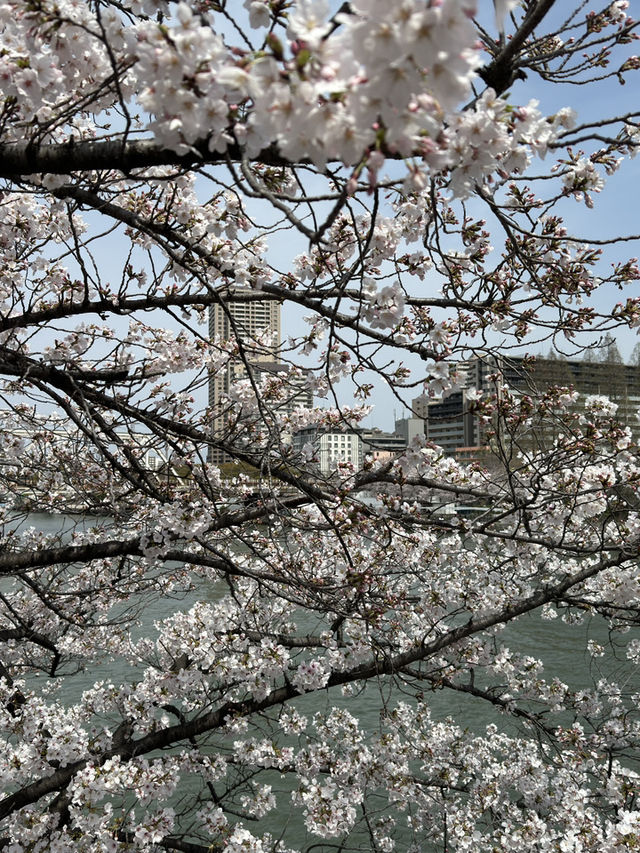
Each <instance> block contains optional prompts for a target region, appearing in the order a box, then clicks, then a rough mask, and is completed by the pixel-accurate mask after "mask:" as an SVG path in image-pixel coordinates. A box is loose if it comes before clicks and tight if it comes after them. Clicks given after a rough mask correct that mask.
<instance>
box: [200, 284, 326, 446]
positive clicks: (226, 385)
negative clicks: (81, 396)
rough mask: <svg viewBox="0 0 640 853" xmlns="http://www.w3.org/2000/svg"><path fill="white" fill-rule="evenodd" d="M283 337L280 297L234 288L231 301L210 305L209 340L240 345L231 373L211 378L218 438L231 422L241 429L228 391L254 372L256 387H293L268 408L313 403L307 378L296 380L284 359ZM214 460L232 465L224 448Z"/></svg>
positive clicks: (211, 393)
mask: <svg viewBox="0 0 640 853" xmlns="http://www.w3.org/2000/svg"><path fill="white" fill-rule="evenodd" d="M252 297H253V298H252ZM280 334H281V325H280V303H279V302H278V301H277V300H275V299H256V298H255V295H254V291H251V290H249V289H248V288H240V287H238V288H235V289H234V290H233V291H231V293H230V294H229V296H228V297H222V298H221V301H220V302H219V303H217V304H215V305H212V306H211V307H210V309H209V337H210V339H211V340H212V341H216V340H218V341H221V342H222V341H229V340H233V341H236V342H237V349H238V352H237V355H236V356H234V357H233V358H232V359H230V361H229V363H228V365H227V367H226V369H225V370H223V371H220V372H218V373H216V374H215V375H212V376H211V378H210V380H209V405H210V407H211V408H212V409H213V410H214V411H215V412H216V416H215V418H214V423H213V435H214V437H222V436H224V435H225V434H226V433H227V432H228V430H229V427H230V425H231V424H234V425H235V429H236V430H237V428H238V426H239V418H240V422H241V413H240V412H238V411H237V409H236V407H235V406H234V405H233V403H232V402H231V401H230V400H229V398H228V393H229V390H230V388H231V386H232V385H233V383H234V382H237V381H239V380H241V379H246V378H247V377H248V376H249V374H251V378H252V379H253V381H254V382H255V384H256V386H262V385H263V384H264V383H265V382H268V381H269V380H270V379H273V380H275V381H279V382H280V383H283V384H285V385H289V386H290V387H286V388H285V389H284V392H283V393H282V394H281V395H280V397H279V399H278V400H277V402H274V403H270V401H269V400H265V401H264V402H265V405H266V406H267V407H271V408H273V409H276V410H278V411H282V410H284V411H291V410H292V409H293V408H295V407H296V406H311V405H313V394H312V392H311V391H310V390H307V389H306V388H305V385H304V379H302V380H301V378H300V376H295V377H293V374H291V370H290V367H289V365H287V364H283V363H282V362H281V361H280ZM290 374H291V379H290V381H289V378H288V377H289V375H290ZM209 458H210V460H211V461H213V462H218V463H219V462H225V461H228V458H227V456H226V454H225V453H224V452H222V451H220V450H213V451H212V452H211V453H210V455H209Z"/></svg>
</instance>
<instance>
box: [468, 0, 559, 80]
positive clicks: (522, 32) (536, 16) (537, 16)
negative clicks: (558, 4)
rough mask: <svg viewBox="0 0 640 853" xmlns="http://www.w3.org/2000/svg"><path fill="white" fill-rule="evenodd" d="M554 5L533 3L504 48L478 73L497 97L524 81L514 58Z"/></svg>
mask: <svg viewBox="0 0 640 853" xmlns="http://www.w3.org/2000/svg"><path fill="white" fill-rule="evenodd" d="M554 3H555V0H539V2H538V3H534V4H533V5H532V6H531V8H530V10H529V12H528V13H527V15H526V16H525V18H524V20H523V22H522V24H521V25H520V27H519V28H518V30H517V32H516V33H514V35H513V37H512V38H511V39H510V40H509V41H508V42H507V44H506V45H505V47H504V48H503V49H502V50H501V51H500V53H499V54H498V55H497V56H496V57H494V58H493V60H492V61H491V62H490V63H489V64H488V65H485V66H484V68H481V69H480V71H479V72H478V73H479V75H480V77H482V79H483V80H484V82H485V83H486V84H487V86H490V87H491V88H492V89H494V90H495V92H496V94H497V95H501V94H502V93H503V92H506V91H507V89H508V88H509V87H510V86H511V85H512V84H513V83H514V82H515V80H518V79H520V80H522V79H524V77H525V74H524V72H523V71H522V69H521V68H520V67H519V63H518V62H517V61H516V58H517V56H518V53H519V51H520V50H521V49H522V47H523V46H524V43H525V41H526V40H527V39H528V38H529V36H530V35H531V33H532V32H533V31H534V29H535V28H536V27H537V26H538V24H539V23H541V21H543V20H544V18H545V17H546V15H547V14H548V13H549V11H550V10H551V7H552V6H553V4H554Z"/></svg>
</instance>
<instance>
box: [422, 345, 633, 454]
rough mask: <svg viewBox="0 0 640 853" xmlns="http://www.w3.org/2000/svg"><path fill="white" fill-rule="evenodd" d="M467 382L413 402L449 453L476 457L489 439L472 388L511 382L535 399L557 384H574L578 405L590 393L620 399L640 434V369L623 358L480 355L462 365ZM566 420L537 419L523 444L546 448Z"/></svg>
mask: <svg viewBox="0 0 640 853" xmlns="http://www.w3.org/2000/svg"><path fill="white" fill-rule="evenodd" d="M458 372H459V373H461V374H462V375H463V377H464V378H463V385H464V387H463V388H462V389H460V390H458V391H455V392H454V393H452V394H449V395H448V396H446V397H444V398H442V399H438V400H432V399H429V398H428V397H426V396H425V395H421V396H420V397H417V398H415V399H414V400H413V401H412V409H413V411H414V414H416V415H418V416H419V417H421V418H424V422H425V435H426V437H427V439H428V440H430V441H433V442H434V443H435V444H437V445H439V446H440V447H442V449H443V450H444V451H445V453H447V454H448V455H452V456H454V455H455V456H458V457H459V458H471V457H472V456H473V455H474V449H475V450H478V449H480V448H481V447H482V446H483V445H485V444H486V440H485V431H486V427H485V426H483V425H481V424H480V423H479V422H478V419H477V418H476V417H475V415H474V414H473V413H472V412H471V411H470V410H469V409H470V405H469V404H470V398H469V390H470V389H474V390H476V391H480V392H484V393H496V392H497V393H499V391H500V388H502V387H505V386H507V387H508V388H509V389H510V390H511V391H512V392H515V393H516V394H528V395H529V396H531V397H532V398H533V399H534V400H535V399H536V398H537V397H540V396H541V395H542V394H544V392H545V391H547V390H548V389H549V388H551V387H552V386H561V387H572V388H573V389H574V390H575V391H577V392H578V393H579V394H580V397H581V399H579V400H578V404H577V406H578V408H580V406H582V405H584V397H585V396H588V395H592V394H599V395H602V396H606V397H608V398H609V399H610V400H612V401H613V402H614V403H617V404H618V411H617V417H618V419H619V420H620V421H621V423H623V424H624V425H626V426H629V427H630V428H631V430H632V432H633V433H634V436H635V437H636V438H638V437H639V436H640V424H639V423H638V419H637V417H636V413H637V412H638V411H639V410H640V368H639V367H637V366H635V365H627V364H622V363H620V362H611V361H609V362H607V361H591V360H587V359H582V360H577V359H575V360H567V359H559V358H544V357H537V358H535V360H532V359H525V358H523V357H520V356H510V357H509V358H506V357H491V358H474V359H470V360H469V361H466V362H464V363H463V364H461V365H459V366H458ZM560 428H561V424H560V423H559V422H558V421H554V420H553V419H552V418H546V417H545V418H544V419H540V420H539V422H538V423H537V424H536V423H534V424H533V425H532V426H531V428H530V430H529V433H528V434H527V435H522V436H521V437H520V440H521V441H522V443H523V444H522V446H525V445H527V444H528V445H531V444H535V446H536V447H538V448H543V447H544V446H545V445H546V444H549V443H551V442H552V441H553V440H554V439H555V437H556V436H557V434H558V432H559V430H560Z"/></svg>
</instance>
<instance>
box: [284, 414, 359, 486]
mask: <svg viewBox="0 0 640 853" xmlns="http://www.w3.org/2000/svg"><path fill="white" fill-rule="evenodd" d="M291 447H292V453H293V458H294V460H296V459H299V460H301V461H303V462H304V463H305V464H309V463H311V464H312V465H315V466H317V468H319V469H320V473H322V474H324V475H329V474H331V472H332V471H335V470H336V468H337V467H338V465H339V464H340V463H341V462H348V463H350V464H351V465H353V467H354V468H356V469H358V468H360V467H361V464H362V449H361V441H360V436H359V435H358V433H357V432H355V431H354V430H349V429H347V428H344V429H339V428H338V427H335V428H330V427H318V426H308V427H304V429H301V430H298V432H296V433H295V434H294V435H293V438H292V443H291Z"/></svg>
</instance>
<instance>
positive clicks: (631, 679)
mask: <svg viewBox="0 0 640 853" xmlns="http://www.w3.org/2000/svg"><path fill="white" fill-rule="evenodd" d="M23 523H26V524H28V525H32V526H34V527H36V528H37V529H40V530H44V531H47V532H54V531H56V532H59V531H61V530H70V529H71V527H70V525H71V520H70V519H65V518H64V517H56V516H42V515H39V516H35V515H34V516H30V517H29V518H28V519H26V521H25V522H23ZM74 523H77V520H75V521H74ZM84 523H86V524H91V523H92V520H91V519H87V520H86V521H85V522H84ZM226 591H227V588H226V587H224V588H222V587H221V586H220V587H219V586H217V585H215V584H208V585H200V586H199V587H198V588H197V589H196V590H193V591H190V592H189V593H187V594H186V595H185V596H184V597H183V598H182V599H179V600H176V599H158V600H155V601H153V602H152V603H151V604H150V606H149V607H147V608H146V609H145V612H144V619H143V621H142V623H141V624H139V625H138V626H137V627H136V628H135V634H136V635H137V636H142V635H145V634H147V635H149V636H154V634H155V629H154V623H156V622H157V621H159V620H162V619H163V618H166V617H167V616H169V615H171V614H172V613H174V612H176V611H177V610H182V611H185V610H188V609H189V608H190V607H191V606H192V605H193V604H194V603H195V601H196V600H205V601H213V600H216V599H217V598H219V597H220V596H221V595H223V594H224V593H225V592H226ZM589 640H591V641H593V642H596V643H598V644H600V645H601V646H602V647H603V648H604V649H605V650H606V653H605V655H604V656H603V657H602V658H596V659H594V658H592V657H591V655H590V654H589V653H588V651H587V642H588V641H589ZM499 641H500V643H501V644H504V645H507V646H509V647H511V648H513V649H514V650H517V651H518V652H519V653H521V654H526V655H530V656H531V657H533V658H536V659H539V660H541V661H542V662H543V663H544V668H545V669H544V674H545V677H546V678H548V679H550V678H551V677H554V676H555V677H556V678H557V679H559V680H560V681H562V682H564V683H566V684H567V685H568V686H569V688H571V689H572V690H582V689H593V687H594V685H595V684H596V683H597V682H598V680H599V679H601V678H603V677H604V678H607V679H611V680H617V681H618V682H619V683H620V684H621V686H622V689H623V691H625V692H626V691H627V690H628V691H636V690H640V676H639V673H638V668H637V667H635V666H633V665H632V664H631V663H630V662H629V661H628V660H626V659H625V657H624V654H623V652H620V651H619V650H616V649H615V648H614V647H613V646H612V645H611V644H610V636H609V631H608V626H607V624H606V622H605V621H604V620H603V619H601V618H599V617H587V618H585V619H584V621H583V622H582V623H581V624H580V625H575V624H572V625H569V624H566V623H564V622H563V621H562V619H560V618H558V619H555V620H553V621H544V620H542V619H541V618H540V615H539V614H531V615H528V616H524V617H521V618H520V619H519V620H518V621H517V622H515V623H514V624H512V625H510V626H508V627H507V628H505V629H504V630H503V631H502V632H501V633H500V636H499ZM132 678H133V679H135V678H136V673H135V671H134V670H132V668H131V666H129V665H128V664H126V662H124V661H121V660H117V661H113V662H109V663H106V664H103V665H101V666H97V667H92V669H91V671H90V672H81V673H78V674H76V675H74V676H71V677H70V679H69V680H67V682H65V686H64V697H65V700H66V701H67V702H73V701H74V700H75V699H76V698H79V697H80V695H81V693H82V692H83V691H84V690H85V689H87V688H88V687H90V686H91V685H92V684H94V683H95V682H96V681H98V680H102V679H104V680H109V681H113V682H114V683H123V682H125V681H126V680H128V679H132ZM384 689H385V690H387V689H388V685H387V687H386V688H384ZM383 698H384V700H385V701H386V702H388V704H393V700H394V698H395V697H394V695H393V690H391V691H390V692H389V693H387V695H386V696H384V697H383V696H382V694H381V692H380V691H379V688H378V687H377V686H376V685H369V686H368V687H367V689H366V690H364V691H363V692H362V693H359V694H357V695H355V696H352V697H344V696H342V695H341V693H340V692H337V691H336V692H334V693H332V694H331V695H329V694H327V693H326V692H325V693H322V694H313V695H310V696H306V697H302V698H301V699H300V700H296V704H297V705H298V706H299V707H300V710H301V711H303V712H312V713H314V712H316V711H321V710H322V709H323V708H324V707H326V708H327V709H329V708H330V707H332V706H338V707H344V708H346V709H347V710H349V711H350V712H351V713H352V714H353V715H354V716H356V717H358V718H359V719H360V723H361V727H362V729H363V730H375V729H376V728H377V727H378V726H379V719H380V716H379V715H380V709H381V701H382V699H383ZM398 698H402V699H403V700H404V699H405V698H406V697H404V696H402V697H398ZM424 701H425V702H426V703H427V704H428V705H429V706H430V708H431V711H432V714H433V716H434V717H435V718H446V717H452V718H454V720H456V722H458V724H459V725H461V726H462V727H464V728H467V729H469V730H471V731H475V732H478V733H480V732H483V731H484V730H485V728H486V725H487V724H488V723H490V722H495V723H497V724H498V726H499V727H500V728H501V729H502V730H505V731H507V732H509V733H515V732H516V730H517V724H516V723H513V722H512V721H511V720H510V719H509V718H507V717H506V716H505V715H499V716H498V719H496V710H495V709H494V708H491V707H487V703H485V702H483V701H482V700H479V699H476V698H474V697H472V696H469V695H465V694H458V693H452V692H451V691H445V690H436V691H432V692H428V691H425V700H424ZM554 722H555V723H556V724H558V723H559V722H560V720H559V719H557V720H554ZM280 784H282V783H280ZM274 820H275V821H276V823H275V824H274ZM286 820H287V823H288V824H289V829H290V830H292V835H291V836H290V837H289V838H288V842H289V843H291V844H301V845H302V844H304V843H309V842H310V841H311V839H310V838H309V837H307V836H306V832H305V830H304V828H303V827H302V824H301V821H300V820H299V819H296V818H292V817H291V816H290V815H289V816H288V817H287V818H286ZM262 824H263V825H262ZM296 824H297V826H296ZM260 828H261V830H263V831H264V830H270V831H272V832H273V831H275V832H277V831H278V826H277V818H270V819H268V820H265V821H264V822H261V827H260ZM316 840H317V839H316ZM324 849H325V847H324V846H322V845H320V846H319V847H318V848H317V850H324ZM326 849H329V847H327V848H326Z"/></svg>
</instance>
